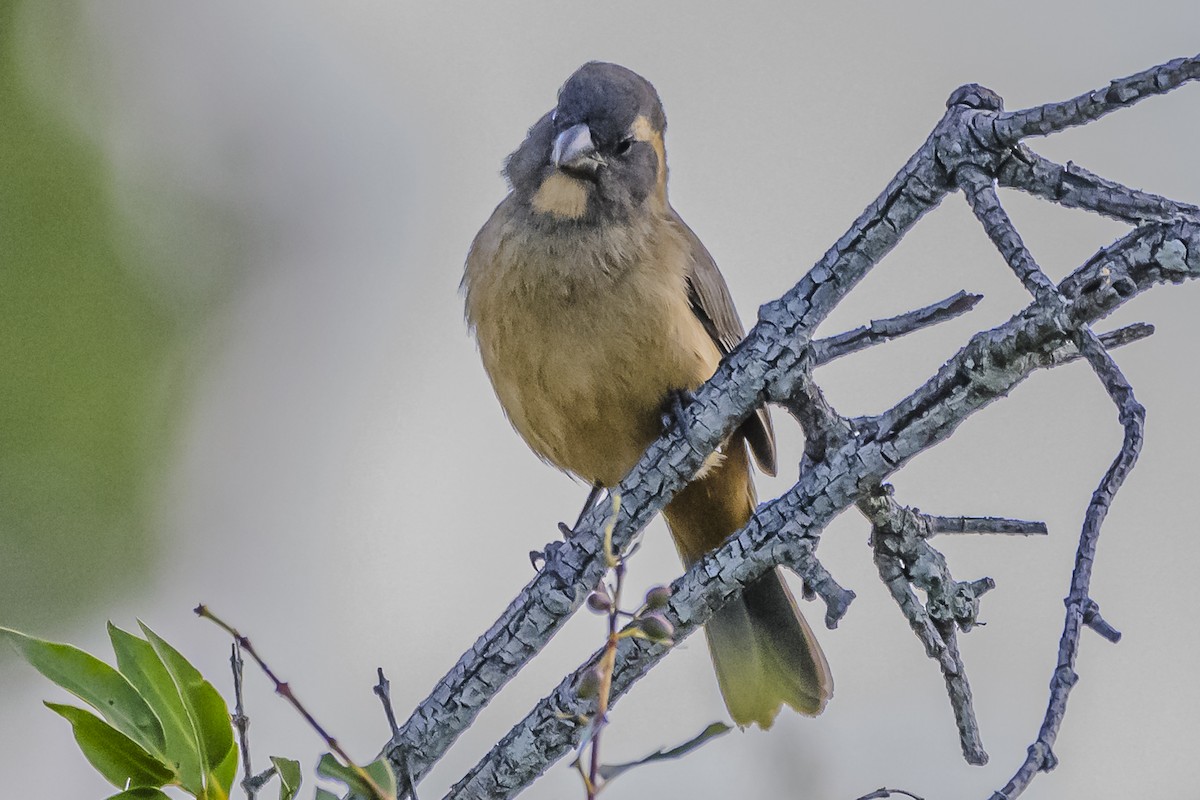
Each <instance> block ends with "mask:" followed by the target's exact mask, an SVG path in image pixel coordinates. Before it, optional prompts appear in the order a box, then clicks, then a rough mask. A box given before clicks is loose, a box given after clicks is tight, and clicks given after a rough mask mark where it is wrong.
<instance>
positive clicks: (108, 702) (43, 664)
mask: <svg viewBox="0 0 1200 800" xmlns="http://www.w3.org/2000/svg"><path fill="white" fill-rule="evenodd" d="M0 638H4V639H8V641H9V642H11V643H12V644H13V646H14V647H16V648H17V651H18V652H19V653H20V654H21V655H23V656H24V657H25V660H26V661H28V662H29V663H30V664H32V665H33V667H34V669H36V670H37V671H38V672H40V673H42V674H43V675H45V676H46V677H47V678H49V679H50V680H51V681H53V682H54V683H57V684H58V685H59V686H61V687H62V688H64V689H66V690H67V691H68V692H70V693H71V694H73V695H75V696H76V697H78V698H79V699H80V700H82V701H84V702H85V703H87V704H88V705H90V706H92V707H93V708H95V709H96V710H97V711H99V712H100V716H102V717H104V719H106V720H108V722H109V724H111V725H112V726H113V727H114V728H116V729H117V730H118V731H120V732H121V733H123V734H125V735H126V736H128V737H129V738H130V739H132V740H133V741H135V742H137V743H138V744H139V745H141V746H142V748H143V749H145V750H147V751H149V752H151V753H153V754H154V755H161V754H162V753H163V748H164V746H165V744H166V740H165V739H164V735H163V728H162V724H161V723H160V722H159V721H158V717H157V716H155V714H154V712H153V711H152V710H151V709H150V706H149V705H148V704H147V703H146V701H145V700H143V699H142V696H141V695H140V694H138V691H137V689H135V688H133V685H132V684H130V682H129V681H128V680H126V679H125V677H124V676H123V675H121V673H119V672H117V671H116V670H115V669H113V668H112V667H110V666H109V665H108V664H105V663H104V662H103V661H101V660H100V659H98V658H96V657H95V656H93V655H92V654H90V653H85V652H84V651H83V650H80V649H79V648H78V647H72V646H71V645H69V644H59V643H57V642H47V641H45V640H43V639H35V638H34V637H32V636H26V635H25V634H23V633H19V632H17V631H14V630H9V629H8V628H0Z"/></svg>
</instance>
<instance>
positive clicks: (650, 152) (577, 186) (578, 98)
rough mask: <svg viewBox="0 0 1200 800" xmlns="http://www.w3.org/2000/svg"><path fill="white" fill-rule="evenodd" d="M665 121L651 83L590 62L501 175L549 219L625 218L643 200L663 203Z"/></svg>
mask: <svg viewBox="0 0 1200 800" xmlns="http://www.w3.org/2000/svg"><path fill="white" fill-rule="evenodd" d="M666 126H667V119H666V115H665V114H664V113H663V108H662V102H661V101H660V100H659V99H658V93H657V92H656V91H654V87H653V86H651V85H650V82H649V81H647V80H646V79H645V78H643V77H641V76H640V75H638V74H637V73H635V72H632V71H630V70H628V69H626V68H625V67H621V66H618V65H616V64H606V63H603V62H599V61H592V62H589V63H587V64H584V65H583V66H582V67H580V68H579V69H578V70H576V71H575V74H574V75H572V76H571V77H570V78H568V79H567V82H566V83H564V84H563V87H562V89H560V90H559V92H558V105H557V106H556V107H555V108H554V110H553V111H551V112H550V113H549V114H546V115H545V116H544V117H542V118H541V119H540V120H538V122H537V123H536V124H535V125H534V126H533V127H532V128H530V130H529V135H528V136H526V138H525V141H524V142H522V143H521V146H520V147H519V148H517V150H516V151H515V152H514V153H513V154H512V155H510V156H509V157H508V161H507V162H506V164H505V176H506V177H507V178H508V181H509V184H510V185H511V186H512V189H513V191H514V192H515V193H516V194H517V196H518V197H519V198H520V199H521V200H522V201H524V202H525V203H527V204H528V205H529V207H530V209H531V210H532V211H533V212H534V213H535V214H536V215H538V216H540V217H545V218H546V219H547V220H548V221H564V222H568V221H569V222H572V223H577V224H578V223H582V224H587V223H600V222H604V221H609V220H622V219H629V218H630V217H631V216H633V215H634V214H636V213H638V212H639V211H640V210H642V209H644V208H645V206H646V205H647V204H648V203H655V202H661V204H662V206H663V207H665V206H666V180H667V165H666V153H665V150H664V146H663V132H664V131H665V129H666Z"/></svg>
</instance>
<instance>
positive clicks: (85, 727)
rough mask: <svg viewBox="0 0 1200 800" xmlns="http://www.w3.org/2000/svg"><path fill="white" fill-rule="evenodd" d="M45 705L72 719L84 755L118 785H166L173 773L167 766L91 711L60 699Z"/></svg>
mask: <svg viewBox="0 0 1200 800" xmlns="http://www.w3.org/2000/svg"><path fill="white" fill-rule="evenodd" d="M46 708H49V709H50V710H51V711H53V712H54V713H56V714H58V715H59V716H61V717H62V718H63V719H65V720H67V722H70V723H71V728H72V730H73V732H74V734H75V741H76V742H78V743H79V749H80V750H82V751H83V755H84V758H86V759H87V760H88V762H90V763H91V765H92V766H93V767H95V768H96V769H97V770H98V771H99V772H100V774H101V775H103V776H104V777H105V779H107V780H108V782H109V783H111V784H112V785H113V786H116V787H117V788H118V789H124V788H125V787H126V786H131V785H132V786H155V787H157V786H165V785H166V784H167V783H169V782H170V781H171V779H172V778H174V777H175V773H174V772H172V771H171V769H170V767H168V766H167V765H166V764H163V763H161V762H160V761H159V760H158V759H156V758H155V757H154V756H152V755H150V754H149V753H147V752H146V751H145V750H144V749H142V747H141V746H139V745H138V744H137V742H135V741H133V740H132V739H130V738H129V737H128V736H126V735H125V734H123V733H121V732H120V731H118V730H117V729H116V728H114V727H112V726H111V725H109V724H108V723H107V722H105V721H104V720H102V719H100V718H99V717H97V716H96V715H95V714H93V713H91V712H90V711H84V710H83V709H82V708H76V707H75V706H66V705H61V704H59V703H46Z"/></svg>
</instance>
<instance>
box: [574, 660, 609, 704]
mask: <svg viewBox="0 0 1200 800" xmlns="http://www.w3.org/2000/svg"><path fill="white" fill-rule="evenodd" d="M603 680H604V675H603V673H601V672H600V668H599V667H592V668H591V669H589V670H588V671H587V672H585V673H583V677H581V678H580V679H579V683H578V684H577V685H576V686H575V694H576V695H578V696H579V698H580V699H582V700H590V699H592V698H593V697H595V696H596V695H598V694H600V683H601V682H602V681H603Z"/></svg>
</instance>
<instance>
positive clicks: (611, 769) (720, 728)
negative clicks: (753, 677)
mask: <svg viewBox="0 0 1200 800" xmlns="http://www.w3.org/2000/svg"><path fill="white" fill-rule="evenodd" d="M729 730H730V728H729V726H728V725H726V724H725V723H724V722H714V723H713V724H711V725H709V726H708V727H707V728H705V729H704V730H702V731H700V733H699V734H697V735H696V736H694V737H692V738H691V739H688V740H687V741H686V742H684V743H683V744H681V745H679V746H678V747H672V748H671V749H670V750H658V751H656V752H654V753H651V754H650V755H648V756H646V757H645V758H639V759H638V760H637V761H630V762H628V763H626V764H602V765H601V766H600V777H601V778H603V779H604V780H605V781H611V780H613V779H614V778H616V777H617V776H618V775H621V774H622V773H625V772H628V771H629V770H631V769H633V768H634V767H640V766H642V765H643V764H652V763H654V762H656V761H669V760H670V759H672V758H680V757H681V756H686V755H687V754H688V753H690V752H692V751H693V750H695V749H696V748H698V747H700V746H701V745H704V744H706V743H708V742H710V741H712V740H713V739H715V738H717V737H718V736H721V735H723V734H725V733H728V732H729Z"/></svg>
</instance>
